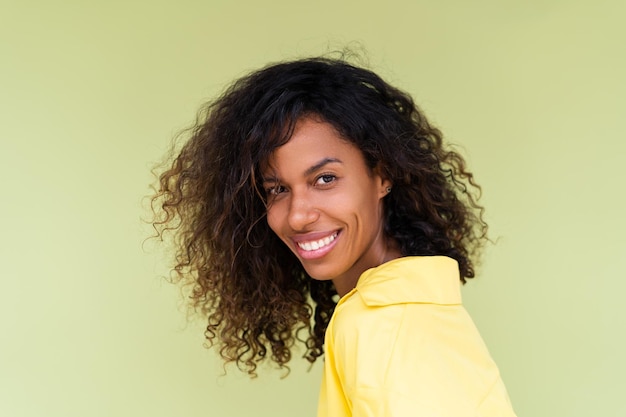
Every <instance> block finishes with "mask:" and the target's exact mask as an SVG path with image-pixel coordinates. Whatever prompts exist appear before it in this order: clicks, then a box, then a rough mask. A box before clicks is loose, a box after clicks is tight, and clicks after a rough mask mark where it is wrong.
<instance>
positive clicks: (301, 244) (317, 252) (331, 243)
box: [291, 231, 339, 259]
mask: <svg viewBox="0 0 626 417" xmlns="http://www.w3.org/2000/svg"><path fill="white" fill-rule="evenodd" d="M338 236H339V231H334V232H332V233H330V234H328V233H325V237H322V238H318V237H317V236H311V235H301V236H294V237H292V238H291V239H292V240H293V241H294V243H295V245H296V247H297V250H298V255H299V256H300V257H301V258H304V259H318V258H321V257H323V256H325V255H326V254H327V253H328V252H330V251H331V250H332V249H333V248H334V247H335V244H336V242H337V238H338Z"/></svg>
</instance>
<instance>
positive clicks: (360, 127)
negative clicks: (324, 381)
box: [152, 57, 487, 376]
mask: <svg viewBox="0 0 626 417" xmlns="http://www.w3.org/2000/svg"><path fill="white" fill-rule="evenodd" d="M308 116H315V117H317V118H319V119H321V120H322V121H324V122H327V123H329V124H330V125H332V126H333V127H334V128H335V129H336V130H337V131H338V132H339V133H340V135H341V136H342V137H343V138H345V139H346V140H348V141H350V142H351V143H353V144H354V145H356V146H357V147H358V148H359V149H360V150H361V152H362V153H363V155H364V156H365V160H366V163H367V164H368V166H369V167H370V168H372V169H373V168H374V167H376V166H377V167H380V169H381V171H380V172H381V175H382V176H383V177H385V178H388V179H389V180H390V181H391V182H392V183H393V190H394V192H393V193H391V194H390V195H389V196H388V197H387V198H386V199H385V206H384V216H385V218H384V231H385V233H386V234H387V236H388V237H390V238H391V239H394V240H395V241H396V242H397V243H398V245H399V248H400V250H401V252H402V254H403V255H405V256H409V255H418V256H419V255H444V256H449V257H451V258H454V259H455V260H457V261H458V264H459V269H460V275H461V281H462V282H463V283H465V282H466V279H467V278H472V277H474V269H475V264H476V262H477V257H478V255H479V254H480V249H481V248H482V246H483V243H484V242H485V240H486V239H487V236H486V234H487V224H486V223H485V222H484V220H483V208H482V207H481V206H480V205H478V203H477V200H478V198H479V196H480V187H479V186H478V185H477V184H476V183H475V181H474V179H473V175H472V173H471V172H469V171H468V170H467V169H466V164H465V161H464V159H463V157H462V156H461V155H459V154H458V153H456V152H454V151H453V150H450V149H447V148H446V147H444V145H443V141H442V134H441V133H440V131H439V130H438V129H436V128H435V127H433V126H431V125H430V124H429V122H428V121H427V120H426V118H425V117H424V115H423V114H422V112H421V111H420V110H419V109H418V108H417V107H416V105H415V103H414V102H413V100H412V98H411V97H410V96H409V95H408V94H406V93H404V92H402V91H400V90H398V89H396V88H394V87H392V86H390V85H389V84H387V83H386V82H385V81H383V80H382V79H381V78H380V77H379V76H378V75H376V74H375V73H373V72H372V71H370V70H367V69H364V68H361V67H358V66H355V65H352V64H350V63H348V62H347V61H345V60H343V59H331V58H326V57H314V58H307V59H300V60H295V61H290V62H282V63H278V64H273V65H269V66H267V67H265V68H262V69H260V70H258V71H255V72H252V73H251V74H249V75H247V76H244V77H243V78H241V79H239V80H237V81H235V82H234V83H233V84H232V85H231V86H230V87H229V88H227V89H226V91H225V92H224V93H223V94H222V95H221V96H220V97H219V98H217V99H216V100H215V101H213V102H211V103H209V104H207V105H206V106H205V107H204V108H203V110H201V112H200V113H199V114H198V119H197V121H196V124H195V125H194V127H193V128H192V129H190V130H189V134H190V137H189V138H187V139H186V142H185V143H184V144H183V146H182V148H181V149H180V151H179V152H175V153H174V154H173V155H172V158H170V159H169V160H168V161H169V162H166V164H167V169H165V170H164V171H163V172H162V173H161V175H160V178H159V184H158V190H157V192H156V194H155V195H154V196H153V197H152V207H153V210H154V219H153V221H152V223H153V226H154V227H155V230H156V235H157V237H160V238H163V235H164V234H165V233H167V232H168V231H169V232H172V233H173V236H174V242H175V247H176V251H175V259H174V267H173V272H174V274H173V277H174V280H175V281H177V282H183V283H184V284H187V285H190V288H191V290H190V299H191V305H192V306H193V307H194V308H196V309H197V310H199V311H200V312H201V313H202V314H203V315H205V316H206V317H207V318H208V324H207V327H206V332H205V336H206V339H207V341H208V344H209V346H213V345H217V346H218V348H219V352H220V354H221V356H222V358H223V359H224V360H225V362H226V363H228V362H235V363H236V364H237V366H238V367H239V368H240V369H242V370H244V371H246V372H248V373H249V374H250V375H251V376H254V375H256V367H257V365H258V364H259V363H260V362H261V361H263V360H264V359H267V358H268V357H269V358H270V359H271V360H272V361H274V362H276V363H277V364H278V365H279V366H280V367H285V368H286V364H287V362H289V360H290V359H291V356H292V348H293V347H294V345H295V344H296V342H302V343H303V344H304V347H305V354H304V357H305V358H306V359H307V360H308V361H309V362H311V363H313V362H314V361H315V360H316V359H317V358H318V357H319V356H321V355H322V354H323V343H324V332H325V330H326V327H327V325H328V322H329V320H330V318H331V316H332V314H333V311H334V308H335V304H336V300H337V296H336V295H337V293H336V291H335V289H334V287H333V285H332V282H331V281H317V280H313V279H311V278H310V277H309V276H308V275H307V273H306V272H305V270H304V269H303V267H302V265H301V264H300V262H299V261H298V259H297V258H296V256H295V255H294V254H293V253H292V252H291V251H290V250H289V249H288V248H287V247H286V246H285V245H284V244H283V243H282V242H281V241H280V240H279V238H278V237H277V236H276V235H275V234H274V233H273V232H272V231H271V230H270V228H269V226H268V224H267V221H266V218H265V217H266V208H267V207H266V203H265V196H264V191H263V190H262V186H261V181H262V180H261V178H260V174H259V172H260V170H261V167H262V166H263V164H264V163H265V162H266V161H267V159H268V158H269V157H270V155H271V154H272V152H274V151H275V150H276V149H277V148H278V147H280V146H282V145H284V144H285V143H286V142H287V141H288V140H289V138H290V136H291V134H292V133H293V131H294V126H295V124H296V123H297V122H298V120H301V119H302V118H303V117H308Z"/></svg>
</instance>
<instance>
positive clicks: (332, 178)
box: [315, 174, 337, 185]
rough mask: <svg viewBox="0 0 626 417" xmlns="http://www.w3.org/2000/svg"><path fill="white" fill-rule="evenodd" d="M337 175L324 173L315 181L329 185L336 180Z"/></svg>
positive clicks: (317, 183)
mask: <svg viewBox="0 0 626 417" xmlns="http://www.w3.org/2000/svg"><path fill="white" fill-rule="evenodd" d="M336 178H337V177H335V176H334V175H330V174H327V175H322V176H320V177H319V178H318V179H317V181H315V184H316V185H327V184H330V183H331V182H333V181H335V179H336Z"/></svg>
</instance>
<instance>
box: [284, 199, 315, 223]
mask: <svg viewBox="0 0 626 417" xmlns="http://www.w3.org/2000/svg"><path fill="white" fill-rule="evenodd" d="M318 218H319V211H318V210H317V209H316V208H315V204H313V202H312V201H311V200H310V199H309V198H308V197H307V196H306V195H296V194H295V193H292V195H291V202H290V205H289V213H288V214H287V221H288V222H289V226H290V227H291V229H293V230H295V231H306V230H307V228H308V226H310V225H311V224H312V223H315V221H317V219H318Z"/></svg>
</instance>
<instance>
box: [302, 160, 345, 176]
mask: <svg viewBox="0 0 626 417" xmlns="http://www.w3.org/2000/svg"><path fill="white" fill-rule="evenodd" d="M331 163H340V164H342V163H343V162H342V161H341V160H340V159H337V158H324V159H322V160H321V161H319V162H318V163H317V164H315V165H313V166H311V167H309V168H307V170H306V171H304V175H305V176H307V175H311V174H313V173H314V172H315V171H317V170H318V169H320V168H322V167H323V166H324V165H326V164H331Z"/></svg>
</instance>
